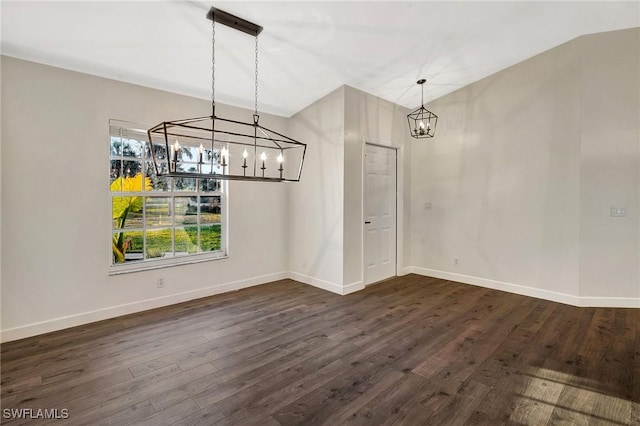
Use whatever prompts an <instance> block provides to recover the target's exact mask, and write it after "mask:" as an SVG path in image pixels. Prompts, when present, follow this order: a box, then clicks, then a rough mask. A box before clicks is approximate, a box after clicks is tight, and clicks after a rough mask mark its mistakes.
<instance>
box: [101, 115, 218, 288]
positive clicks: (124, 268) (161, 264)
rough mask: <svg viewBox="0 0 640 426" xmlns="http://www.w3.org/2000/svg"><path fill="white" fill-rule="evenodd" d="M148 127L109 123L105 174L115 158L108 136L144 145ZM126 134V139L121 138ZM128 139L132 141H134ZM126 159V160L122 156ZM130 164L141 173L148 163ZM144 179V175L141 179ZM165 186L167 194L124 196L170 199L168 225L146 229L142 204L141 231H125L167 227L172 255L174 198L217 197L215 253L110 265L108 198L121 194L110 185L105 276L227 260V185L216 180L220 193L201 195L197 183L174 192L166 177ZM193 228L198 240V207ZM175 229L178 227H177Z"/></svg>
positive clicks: (110, 205)
mask: <svg viewBox="0 0 640 426" xmlns="http://www.w3.org/2000/svg"><path fill="white" fill-rule="evenodd" d="M149 127H150V126H145V125H141V124H136V123H131V122H128V121H122V120H113V119H112V120H109V132H108V133H109V136H108V139H109V144H108V145H109V146H108V149H109V152H108V156H109V163H108V165H109V170H108V172H107V173H108V174H110V171H111V160H113V159H115V158H114V156H112V155H111V138H112V137H114V136H115V137H127V136H134V138H135V139H137V140H140V141H142V142H145V143H148V135H147V131H146V129H147V128H149ZM115 129H120V131H119V132H118V133H119V134H116V132H114V130H115ZM125 133H126V136H125ZM134 138H132V139H134ZM125 158H127V157H125ZM131 160H132V161H141V162H142V170H143V172H144V169H145V162H148V161H151V159H150V158H145V157H144V156H143V157H142V158H141V159H139V158H135V157H132V158H131ZM145 177H146V176H145ZM169 180H170V181H169V185H170V190H169V191H165V192H162V191H154V192H152V193H151V194H150V193H149V192H127V193H126V194H127V195H131V196H136V195H139V196H145V195H153V196H159V197H166V198H170V199H171V203H172V209H171V225H158V226H147V225H146V221H145V219H144V217H145V209H146V208H145V206H144V205H143V209H142V212H143V221H142V222H143V223H142V227H141V228H126V231H129V232H130V231H134V232H135V231H141V232H143V235H145V232H146V231H147V230H155V229H167V228H171V229H172V233H171V245H172V248H173V251H174V252H175V229H176V227H177V226H176V223H175V199H176V198H180V197H192V196H198V197H216V196H220V246H221V247H220V250H217V251H213V252H204V253H194V254H184V255H179V256H171V257H162V258H153V259H144V258H143V259H142V260H140V261H136V262H125V263H114V262H113V252H112V248H111V242H112V238H113V235H114V233H116V232H117V231H116V230H115V229H114V228H113V220H112V218H111V216H112V215H111V211H112V208H113V207H112V202H113V201H112V198H113V197H114V196H118V195H116V194H122V193H114V192H112V191H111V189H110V185H109V187H107V198H108V210H107V211H108V212H109V240H108V242H109V265H110V266H109V275H117V274H123V273H129V272H137V271H145V270H152V269H158V268H166V267H172V266H178V265H185V264H191V263H200V262H208V261H212V260H220V259H226V258H228V257H229V255H228V252H227V247H228V244H227V242H228V229H229V228H228V221H227V217H228V182H227V181H226V180H220V190H219V191H214V192H212V191H209V192H205V191H201V190H200V184H199V181H198V182H197V183H196V190H195V191H175V190H174V179H173V178H169ZM197 218H198V221H197V225H196V226H197V227H198V239H199V238H200V229H201V227H202V225H203V224H201V223H200V208H198V209H197ZM178 227H179V226H178ZM143 244H144V246H143V249H142V252H143V256H144V254H145V253H146V235H145V236H144V237H143Z"/></svg>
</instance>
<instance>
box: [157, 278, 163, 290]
mask: <svg viewBox="0 0 640 426" xmlns="http://www.w3.org/2000/svg"><path fill="white" fill-rule="evenodd" d="M158 288H164V278H158Z"/></svg>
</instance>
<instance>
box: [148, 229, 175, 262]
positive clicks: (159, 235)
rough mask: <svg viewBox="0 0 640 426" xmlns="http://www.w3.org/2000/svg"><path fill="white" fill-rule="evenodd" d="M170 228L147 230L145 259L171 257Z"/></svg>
mask: <svg viewBox="0 0 640 426" xmlns="http://www.w3.org/2000/svg"><path fill="white" fill-rule="evenodd" d="M171 232H172V230H171V228H168V229H154V230H150V231H147V255H146V258H147V259H156V258H159V257H172V256H173V248H172V241H171Z"/></svg>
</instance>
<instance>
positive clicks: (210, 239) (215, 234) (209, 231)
mask: <svg viewBox="0 0 640 426" xmlns="http://www.w3.org/2000/svg"><path fill="white" fill-rule="evenodd" d="M220 248H221V244H220V225H206V226H201V227H200V251H201V252H210V251H217V250H220Z"/></svg>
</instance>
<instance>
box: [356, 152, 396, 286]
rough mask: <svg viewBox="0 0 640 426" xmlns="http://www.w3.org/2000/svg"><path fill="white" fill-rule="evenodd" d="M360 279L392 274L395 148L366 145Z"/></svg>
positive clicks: (394, 214)
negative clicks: (362, 271)
mask: <svg viewBox="0 0 640 426" xmlns="http://www.w3.org/2000/svg"><path fill="white" fill-rule="evenodd" d="M364 164H365V171H364V172H365V179H364V186H365V188H364V197H365V200H364V209H365V211H364V216H365V224H364V227H365V232H364V245H365V249H364V253H365V259H364V282H365V284H371V283H374V282H377V281H381V280H384V279H387V278H390V277H393V276H395V275H396V150H395V149H390V148H383V147H380V146H376V145H370V144H367V145H366V146H365V162H364Z"/></svg>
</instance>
